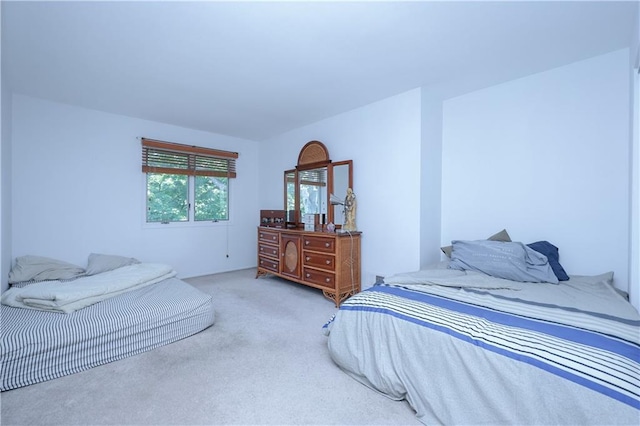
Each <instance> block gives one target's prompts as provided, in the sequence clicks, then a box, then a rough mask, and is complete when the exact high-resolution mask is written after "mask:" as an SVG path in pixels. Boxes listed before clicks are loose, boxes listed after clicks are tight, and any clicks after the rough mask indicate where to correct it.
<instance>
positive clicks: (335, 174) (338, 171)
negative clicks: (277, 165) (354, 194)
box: [284, 141, 353, 228]
mask: <svg viewBox="0 0 640 426" xmlns="http://www.w3.org/2000/svg"><path fill="white" fill-rule="evenodd" d="M347 188H353V161H352V160H345V161H338V162H335V163H334V162H332V161H331V159H330V158H329V151H328V150H327V147H326V146H325V145H324V144H323V143H322V142H320V141H311V142H308V143H307V144H306V145H305V146H304V147H303V148H302V149H301V150H300V155H299V156H298V164H297V165H296V168H295V169H293V170H286V171H285V172H284V209H285V211H286V217H287V226H288V227H291V228H302V227H303V218H304V215H308V214H314V215H318V218H319V224H320V225H326V224H328V223H333V224H335V225H336V227H338V228H339V227H340V226H341V225H342V223H343V222H344V214H343V208H342V206H341V205H332V204H331V194H334V195H335V196H336V197H337V198H338V199H340V200H343V199H344V197H345V195H346V193H347Z"/></svg>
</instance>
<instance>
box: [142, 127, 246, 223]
mask: <svg viewBox="0 0 640 426" xmlns="http://www.w3.org/2000/svg"><path fill="white" fill-rule="evenodd" d="M140 139H141V142H142V157H143V158H142V187H143V194H144V200H143V206H142V213H143V214H142V221H143V227H144V228H181V227H185V226H186V227H193V226H200V227H201V226H229V225H230V224H231V223H232V211H233V208H232V200H233V197H232V195H231V193H232V188H233V186H234V184H233V181H234V178H235V177H236V176H237V174H236V170H235V165H236V164H235V159H236V158H238V153H237V152H230V151H221V150H217V149H211V148H203V147H197V146H192V145H182V144H176V143H172V142H164V141H158V140H155V139H147V138H140ZM158 151H163V152H164V153H165V154H166V153H168V154H169V156H171V157H176V158H178V160H175V158H173V160H169V163H171V162H172V161H174V160H175V161H176V162H180V160H188V161H182V162H180V164H181V165H187V167H181V168H177V167H176V168H171V167H170V166H171V164H168V166H169V167H166V164H165V162H163V161H159V162H160V163H162V164H161V165H160V166H158V164H153V161H148V159H149V158H150V155H149V154H150V153H151V154H156V153H157V152H158ZM180 157H184V158H180ZM198 157H200V158H198ZM201 157H205V158H204V160H203V161H200V160H201ZM153 158H158V157H157V156H156V157H153ZM211 159H213V160H211ZM223 162H226V169H221V168H220V165H221V164H222V163H223ZM156 163H157V162H156ZM202 164H204V165H205V166H206V165H208V164H214V167H216V168H215V169H207V168H206V167H205V168H202V167H199V166H201V165H202ZM221 170H223V171H224V172H225V173H224V174H223V172H221ZM150 173H156V174H175V175H186V177H187V200H186V201H187V220H182V221H169V222H149V221H148V216H147V214H148V201H149V198H148V175H149V174H150ZM196 176H214V177H225V178H227V219H213V220H195V199H196Z"/></svg>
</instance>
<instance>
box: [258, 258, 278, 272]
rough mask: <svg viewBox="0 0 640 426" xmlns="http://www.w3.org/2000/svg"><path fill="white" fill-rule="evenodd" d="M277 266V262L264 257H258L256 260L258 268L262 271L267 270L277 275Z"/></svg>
mask: <svg viewBox="0 0 640 426" xmlns="http://www.w3.org/2000/svg"><path fill="white" fill-rule="evenodd" d="M279 266H280V263H279V262H278V261H277V260H273V259H269V258H266V257H259V258H258V267H260V268H262V269H267V270H269V271H271V272H275V273H278V272H280V271H279Z"/></svg>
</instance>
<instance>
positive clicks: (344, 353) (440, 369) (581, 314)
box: [329, 280, 640, 423]
mask: <svg viewBox="0 0 640 426" xmlns="http://www.w3.org/2000/svg"><path fill="white" fill-rule="evenodd" d="M434 281H435V280H434ZM434 281H432V282H431V284H434ZM527 285H529V286H531V284H527ZM605 285H606V284H605ZM516 287H517V288H512V289H501V290H492V289H487V288H473V286H469V287H467V286H462V285H461V286H460V287H459V288H454V287H452V286H451V285H448V286H447V287H443V286H438V285H416V284H407V285H402V284H392V285H387V284H383V285H376V286H374V287H372V288H370V289H367V290H365V291H363V292H361V293H360V294H358V295H356V296H354V297H352V298H350V299H349V300H347V301H345V302H344V303H343V304H342V306H341V307H340V311H339V312H338V314H337V315H336V318H335V320H334V321H333V323H331V324H330V326H329V328H330V335H329V348H330V352H331V355H332V357H333V358H334V360H335V361H336V362H337V363H338V365H339V366H340V367H342V368H343V369H344V370H345V371H346V372H347V373H349V374H351V375H352V376H354V377H355V378H357V379H358V380H360V381H362V382H363V383H365V384H367V385H368V386H371V387H373V388H376V389H377V390H379V391H381V392H383V393H385V394H387V395H388V396H390V397H393V398H397V399H401V398H407V399H408V400H409V401H410V403H411V405H412V406H413V407H414V409H416V411H417V414H418V417H419V419H420V420H423V421H425V422H427V423H434V422H435V423H477V422H482V421H488V422H496V423H500V422H508V423H513V422H527V423H542V422H544V423H546V422H555V423H563V422H571V423H574V422H576V423H582V422H583V421H587V423H588V422H589V418H590V419H591V422H596V423H598V422H599V421H598V420H596V419H598V417H594V416H592V415H591V414H589V413H590V411H596V410H597V409H598V407H600V409H601V411H603V410H604V412H607V413H608V412H609V411H610V412H611V413H616V414H610V415H607V417H606V422H607V423H627V422H628V421H632V423H637V422H635V421H634V418H635V420H640V411H639V410H640V317H638V315H637V312H635V311H633V309H628V306H625V305H624V304H625V303H626V302H625V301H623V300H622V299H621V298H619V297H618V298H617V299H618V300H617V302H616V303H618V302H619V303H620V305H619V308H620V309H619V311H618V312H616V309H615V307H613V308H612V310H610V311H607V310H604V309H603V310H599V311H598V312H594V311H589V310H585V309H583V308H584V306H587V305H588V306H590V304H589V303H586V305H585V304H583V303H581V302H580V301H579V300H578V299H579V298H580V297H583V296H581V295H580V294H579V293H580V292H579V291H578V292H575V291H574V290H573V289H574V288H576V286H575V285H573V286H571V285H569V286H565V287H558V286H555V287H548V286H547V287H545V288H547V289H549V291H557V292H558V297H557V298H558V302H559V303H549V300H550V299H553V298H549V297H547V298H546V300H544V301H542V302H541V301H539V300H536V298H535V297H534V298H531V297H528V293H527V291H526V290H527V287H526V285H525V286H522V285H519V286H516ZM540 291H541V288H537V289H536V290H535V292H540ZM561 293H566V294H564V295H562V296H560V294H561ZM573 293H575V294H573ZM602 295H603V296H602V297H603V300H602V303H603V304H607V303H611V301H612V300H616V296H615V295H614V293H611V292H603V293H602ZM608 295H611V298H609V297H608ZM572 298H575V300H576V303H573V302H571V303H563V300H564V299H567V300H571V299H572ZM626 305H628V303H626ZM623 312H624V315H622V313H623ZM634 312H635V315H634ZM618 313H619V314H620V316H618V315H617V314H618ZM354 330H357V331H354ZM447 339H448V340H447ZM383 341H384V343H383ZM389 342H391V343H389ZM435 344H438V345H441V346H442V347H444V348H441V347H438V348H437V349H436V348H435V347H434V345H435ZM412 348H417V349H412ZM471 348H473V349H471ZM422 351H424V353H422ZM415 352H417V353H415ZM429 352H437V353H439V354H440V356H438V357H435V356H428V355H425V354H428V353H429ZM443 353H444V354H445V355H446V357H444V358H447V357H449V359H450V360H451V361H450V362H449V363H448V364H447V360H446V359H444V358H443V357H442V356H441V355H442V354H443ZM483 353H484V354H485V355H482V354H483ZM489 353H490V354H492V355H487V354H489ZM479 354H480V355H479ZM440 358H443V359H442V360H441V359H440ZM454 359H455V360H457V361H456V362H459V361H460V360H462V361H463V362H464V365H460V366H456V367H455V368H452V367H451V363H452V362H453V361H452V360H454ZM525 365H526V367H523V366H525ZM460 370H465V371H466V372H467V373H466V375H467V377H466V378H462V377H461V376H463V375H462V374H460V373H459V371H460ZM535 371H538V373H536V372H535ZM507 372H508V374H507ZM447 374H450V375H451V376H452V378H451V381H452V382H455V383H457V386H458V388H459V387H460V384H461V383H464V386H465V387H467V386H468V387H469V389H464V390H463V389H445V387H446V386H447V377H439V376H442V375H445V376H446V375H447ZM453 376H456V377H453ZM551 376H553V377H554V378H551ZM539 377H544V378H541V379H539ZM538 380H540V384H538ZM467 381H468V383H467ZM429 382H433V383H438V384H439V386H440V387H441V389H437V390H435V391H434V390H433V389H431V388H430V387H429V385H428V384H426V383H429ZM516 382H524V383H527V382H529V383H530V384H531V388H532V391H531V392H530V393H529V391H528V390H527V387H526V386H523V384H522V383H516ZM543 382H544V383H563V384H562V385H561V386H562V387H558V386H556V385H554V386H553V387H554V389H549V388H548V387H542V383H543ZM485 383H486V386H485ZM498 383H499V384H500V385H499V386H498V385H497V384H498ZM567 383H571V384H567ZM509 386H513V392H514V393H516V394H517V395H518V397H517V398H515V399H510V398H509V397H507V398H506V399H504V400H503V401H500V400H499V398H503V397H499V396H498V395H500V394H501V393H504V394H507V393H508V392H509V390H508V387H509ZM505 388H506V390H505ZM556 388H557V389H556ZM522 389H524V391H523V390H522ZM533 389H535V390H533ZM438 391H440V393H439V392H438ZM557 392H563V393H565V394H568V395H562V396H558V395H557ZM571 393H573V395H570V394H571ZM594 393H596V394H597V395H599V396H594ZM440 394H445V395H449V396H448V397H447V398H449V400H450V399H451V395H456V396H457V395H458V394H459V395H460V397H461V400H464V399H465V398H464V397H462V395H465V394H466V395H468V396H467V397H466V398H467V399H470V398H477V396H478V395H483V398H487V401H486V402H485V404H484V405H481V404H479V407H474V408H473V409H469V410H468V412H467V411H466V410H465V409H464V408H460V407H459V406H456V407H451V406H450V405H451V404H450V402H449V403H448V405H447V402H446V401H444V400H445V399H446V398H445V397H442V395H440ZM494 394H495V395H496V397H495V400H492V399H491V398H493V395H494ZM585 395H586V396H585ZM441 397H442V400H438V399H439V398H441ZM554 400H558V401H563V403H562V404H559V405H562V407H560V406H557V407H556V409H557V410H558V413H554V412H553V411H554V409H553V408H551V407H554ZM567 401H569V402H567ZM582 401H584V402H582ZM461 404H464V402H461ZM514 404H516V405H519V406H520V407H522V408H520V409H518V410H516V411H517V412H516V413H512V412H511V411H509V410H510V409H509V408H508V407H509V405H514ZM470 405H472V404H470ZM586 405H589V407H587V406H586ZM438 407H440V408H438ZM484 407H487V408H486V412H485V413H482V412H481V411H482V410H483V409H484ZM623 407H624V408H623ZM444 410H447V411H455V412H457V413H458V414H451V413H449V412H448V413H446V414H442V413H440V412H439V411H444ZM492 410H493V411H492ZM560 410H562V412H559V411H560ZM572 413H574V414H572ZM618 416H619V417H618ZM585 418H586V420H585ZM482 419H484V420H482ZM600 419H602V418H600Z"/></svg>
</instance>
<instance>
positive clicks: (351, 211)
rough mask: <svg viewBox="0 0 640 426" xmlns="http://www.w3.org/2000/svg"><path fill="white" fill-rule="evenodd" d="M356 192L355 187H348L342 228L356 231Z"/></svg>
mask: <svg viewBox="0 0 640 426" xmlns="http://www.w3.org/2000/svg"><path fill="white" fill-rule="evenodd" d="M356 208H357V201H356V194H354V193H353V189H351V188H347V196H346V197H345V199H344V225H343V226H342V229H343V230H345V231H356V230H357V229H356Z"/></svg>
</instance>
